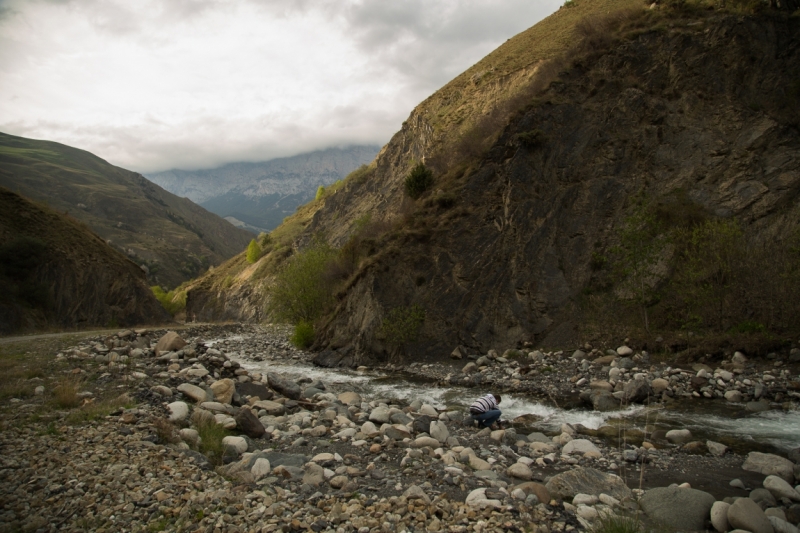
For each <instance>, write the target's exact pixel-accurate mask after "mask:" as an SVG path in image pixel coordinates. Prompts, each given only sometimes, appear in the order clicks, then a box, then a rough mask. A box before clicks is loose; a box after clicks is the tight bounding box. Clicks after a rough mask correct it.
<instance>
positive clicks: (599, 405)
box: [589, 389, 619, 411]
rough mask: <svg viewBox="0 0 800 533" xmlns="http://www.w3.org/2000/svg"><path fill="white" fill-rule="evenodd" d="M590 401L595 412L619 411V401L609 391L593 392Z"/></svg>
mask: <svg viewBox="0 0 800 533" xmlns="http://www.w3.org/2000/svg"><path fill="white" fill-rule="evenodd" d="M589 401H590V403H591V404H592V409H594V410H595V411H616V410H617V409H619V400H617V399H616V398H615V397H614V395H613V394H611V393H610V392H609V391H607V390H603V389H594V390H592V392H591V394H590V395H589Z"/></svg>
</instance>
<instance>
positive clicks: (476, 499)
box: [464, 487, 503, 509]
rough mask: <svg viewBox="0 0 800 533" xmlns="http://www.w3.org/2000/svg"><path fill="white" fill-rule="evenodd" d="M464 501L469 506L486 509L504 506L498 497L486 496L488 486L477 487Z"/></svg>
mask: <svg viewBox="0 0 800 533" xmlns="http://www.w3.org/2000/svg"><path fill="white" fill-rule="evenodd" d="M464 503H465V504H467V505H468V506H469V507H477V508H478V509H485V508H487V507H497V508H499V507H502V505H503V504H502V503H501V502H500V500H498V499H494V498H492V499H490V498H487V497H486V487H481V488H479V489H475V490H473V491H472V492H470V493H469V494H468V495H467V498H466V499H465V500H464Z"/></svg>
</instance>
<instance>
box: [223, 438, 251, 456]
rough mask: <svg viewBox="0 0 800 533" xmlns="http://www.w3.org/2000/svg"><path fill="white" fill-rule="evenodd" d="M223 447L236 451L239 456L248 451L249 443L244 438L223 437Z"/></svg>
mask: <svg viewBox="0 0 800 533" xmlns="http://www.w3.org/2000/svg"><path fill="white" fill-rule="evenodd" d="M222 445H223V446H225V447H226V448H231V449H233V450H235V451H236V453H238V454H239V455H241V454H243V453H244V452H246V451H247V441H246V440H245V438H244V437H232V436H228V437H223V438H222Z"/></svg>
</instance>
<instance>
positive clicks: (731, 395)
mask: <svg viewBox="0 0 800 533" xmlns="http://www.w3.org/2000/svg"><path fill="white" fill-rule="evenodd" d="M725 400H727V401H729V402H731V403H741V401H742V393H741V392H739V391H738V390H729V391H727V392H725Z"/></svg>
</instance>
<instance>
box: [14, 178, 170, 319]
mask: <svg viewBox="0 0 800 533" xmlns="http://www.w3.org/2000/svg"><path fill="white" fill-rule="evenodd" d="M168 319H169V316H168V315H167V314H166V312H165V311H164V309H163V308H162V307H161V304H159V303H158V301H157V300H156V299H155V297H154V296H153V294H152V292H151V291H150V288H149V287H148V286H147V280H146V278H145V275H144V272H142V270H141V269H140V268H139V266H138V265H136V264H134V263H133V262H132V261H131V260H130V259H128V258H127V257H125V256H124V255H123V254H122V253H120V252H118V251H117V250H115V249H113V248H111V247H110V246H108V245H107V244H106V243H105V242H104V241H103V240H102V239H101V238H100V237H98V236H97V235H96V234H95V233H93V232H92V231H91V230H90V229H89V228H88V227H86V225H85V224H83V223H81V222H79V221H78V220H76V219H74V218H72V217H71V216H68V215H64V214H62V213H58V212H56V211H54V210H52V209H49V208H47V207H45V206H41V205H37V204H35V203H33V202H30V201H29V200H27V199H25V198H23V197H21V196H19V195H18V194H15V193H13V192H11V191H9V190H8V189H5V188H3V187H0V333H3V334H7V333H13V332H17V331H30V330H35V329H43V328H86V327H92V326H95V327H97V326H100V327H109V326H132V325H136V324H160V323H165V322H166V321H167V320H168Z"/></svg>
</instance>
